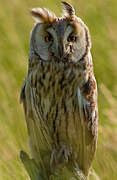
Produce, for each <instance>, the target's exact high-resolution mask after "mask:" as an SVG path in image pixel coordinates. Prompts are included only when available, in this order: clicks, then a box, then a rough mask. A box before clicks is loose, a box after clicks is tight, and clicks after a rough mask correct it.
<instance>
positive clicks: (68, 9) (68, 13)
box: [62, 1, 75, 19]
mask: <svg viewBox="0 0 117 180" xmlns="http://www.w3.org/2000/svg"><path fill="white" fill-rule="evenodd" d="M62 5H63V7H64V10H63V16H65V17H67V18H69V19H70V18H72V17H73V16H75V9H74V8H73V6H71V5H70V4H68V3H67V2H64V1H63V2H62Z"/></svg>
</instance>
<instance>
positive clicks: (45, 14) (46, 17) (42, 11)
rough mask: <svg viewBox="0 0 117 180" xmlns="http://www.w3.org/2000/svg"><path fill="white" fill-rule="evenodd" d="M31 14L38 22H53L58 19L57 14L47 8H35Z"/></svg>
mask: <svg viewBox="0 0 117 180" xmlns="http://www.w3.org/2000/svg"><path fill="white" fill-rule="evenodd" d="M31 14H32V16H33V18H34V20H35V21H36V22H41V23H47V22H50V23H52V22H54V20H55V19H56V15H55V14H54V13H52V12H51V11H49V10H48V9H46V8H33V9H31Z"/></svg>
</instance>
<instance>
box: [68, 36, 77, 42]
mask: <svg viewBox="0 0 117 180" xmlns="http://www.w3.org/2000/svg"><path fill="white" fill-rule="evenodd" d="M75 41H76V36H73V35H70V36H69V37H68V42H75Z"/></svg>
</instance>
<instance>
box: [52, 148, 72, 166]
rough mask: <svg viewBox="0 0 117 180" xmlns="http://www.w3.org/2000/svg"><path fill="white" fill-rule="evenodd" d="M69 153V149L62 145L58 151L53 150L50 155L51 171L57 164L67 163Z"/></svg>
mask: <svg viewBox="0 0 117 180" xmlns="http://www.w3.org/2000/svg"><path fill="white" fill-rule="evenodd" d="M71 153H72V152H71V149H70V147H68V146H67V145H62V146H61V147H60V148H59V149H54V150H53V151H52V154H51V159H50V167H51V168H52V169H53V167H55V166H56V165H57V164H60V163H67V162H68V161H69V159H70V156H71Z"/></svg>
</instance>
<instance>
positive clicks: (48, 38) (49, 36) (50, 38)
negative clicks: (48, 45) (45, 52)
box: [45, 34, 53, 42]
mask: <svg viewBox="0 0 117 180" xmlns="http://www.w3.org/2000/svg"><path fill="white" fill-rule="evenodd" d="M51 41H53V37H52V36H51V34H48V35H47V36H45V42H51Z"/></svg>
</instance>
